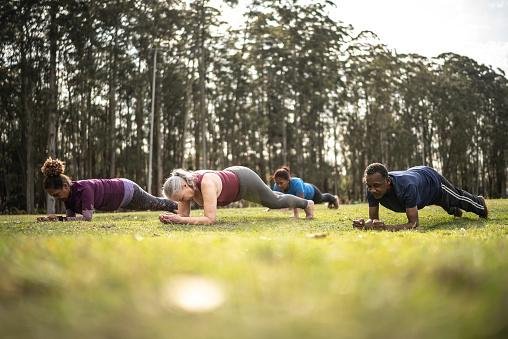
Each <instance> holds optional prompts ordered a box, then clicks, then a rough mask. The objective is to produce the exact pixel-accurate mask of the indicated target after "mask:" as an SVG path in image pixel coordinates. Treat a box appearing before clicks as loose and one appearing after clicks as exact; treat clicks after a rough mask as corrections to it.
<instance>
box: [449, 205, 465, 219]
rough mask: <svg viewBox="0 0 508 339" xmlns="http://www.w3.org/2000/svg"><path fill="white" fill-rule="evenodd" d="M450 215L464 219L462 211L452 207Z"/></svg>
mask: <svg viewBox="0 0 508 339" xmlns="http://www.w3.org/2000/svg"><path fill="white" fill-rule="evenodd" d="M448 214H450V215H453V216H454V217H456V218H460V217H462V210H461V209H460V208H458V207H451V208H450V209H449V210H448Z"/></svg>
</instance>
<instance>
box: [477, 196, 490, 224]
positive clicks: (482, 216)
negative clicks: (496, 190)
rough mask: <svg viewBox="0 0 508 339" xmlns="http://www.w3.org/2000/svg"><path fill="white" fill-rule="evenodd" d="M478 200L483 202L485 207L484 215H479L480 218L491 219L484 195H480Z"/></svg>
mask: <svg viewBox="0 0 508 339" xmlns="http://www.w3.org/2000/svg"><path fill="white" fill-rule="evenodd" d="M478 198H480V200H481V201H482V205H483V214H479V216H480V218H483V219H487V218H488V217H489V209H488V208H487V202H486V201H485V198H484V197H483V196H482V195H479V196H478Z"/></svg>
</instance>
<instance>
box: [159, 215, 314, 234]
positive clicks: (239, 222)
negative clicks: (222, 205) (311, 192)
mask: <svg viewBox="0 0 508 339" xmlns="http://www.w3.org/2000/svg"><path fill="white" fill-rule="evenodd" d="M309 222H311V221H310V220H306V219H304V218H300V219H298V220H295V219H291V218H284V217H263V218H255V217H250V218H235V220H230V221H229V220H228V221H226V220H220V221H218V222H216V223H215V224H213V225H190V224H162V223H161V226H160V228H161V229H162V230H164V231H168V232H170V231H186V232H191V231H196V230H198V231H222V232H231V231H261V230H266V229H275V228H278V227H284V226H291V225H294V224H298V225H306V223H309Z"/></svg>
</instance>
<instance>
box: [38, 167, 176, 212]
mask: <svg viewBox="0 0 508 339" xmlns="http://www.w3.org/2000/svg"><path fill="white" fill-rule="evenodd" d="M64 170H65V165H64V163H63V162H62V161H60V160H58V159H52V158H48V159H47V160H46V162H44V165H43V166H42V167H41V171H42V173H43V174H44V189H45V190H46V192H48V194H49V195H51V196H52V197H53V198H55V199H58V200H61V201H63V202H64V203H65V208H66V209H67V213H66V216H65V217H63V216H55V215H49V216H47V217H40V218H37V220H38V221H59V220H60V221H65V220H69V221H71V220H72V221H73V220H87V221H90V220H92V214H93V211H94V210H99V211H116V210H118V209H119V208H123V209H128V210H136V211H144V210H156V211H169V212H172V211H175V210H176V209H177V208H178V205H177V204H176V203H175V202H174V201H171V200H167V199H164V198H157V197H154V196H153V195H151V194H148V193H147V192H145V191H144V190H143V189H142V188H141V187H139V186H138V185H137V184H136V183H135V182H133V181H131V180H129V179H123V178H121V179H87V180H77V181H71V179H70V178H69V177H68V176H66V175H65V174H63V172H64ZM76 213H79V214H81V215H82V216H76Z"/></svg>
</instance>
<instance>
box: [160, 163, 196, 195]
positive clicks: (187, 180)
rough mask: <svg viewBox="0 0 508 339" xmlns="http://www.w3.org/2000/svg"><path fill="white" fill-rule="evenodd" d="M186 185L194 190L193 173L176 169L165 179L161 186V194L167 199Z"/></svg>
mask: <svg viewBox="0 0 508 339" xmlns="http://www.w3.org/2000/svg"><path fill="white" fill-rule="evenodd" d="M184 184H187V185H189V187H191V188H194V173H193V172H190V171H186V170H184V169H182V168H178V169H175V170H173V172H171V176H170V177H169V178H167V179H166V182H164V185H163V186H162V194H163V195H164V197H166V198H167V199H170V197H171V196H172V195H173V194H174V193H177V192H180V191H181V190H182V188H183V185H184Z"/></svg>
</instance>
